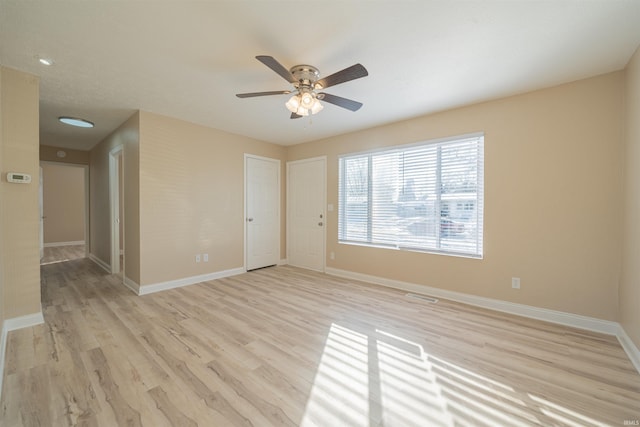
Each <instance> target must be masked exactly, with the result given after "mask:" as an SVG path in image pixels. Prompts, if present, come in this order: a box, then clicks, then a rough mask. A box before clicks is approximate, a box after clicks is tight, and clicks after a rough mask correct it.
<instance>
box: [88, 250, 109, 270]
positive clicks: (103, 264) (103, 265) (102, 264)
mask: <svg viewBox="0 0 640 427" xmlns="http://www.w3.org/2000/svg"><path fill="white" fill-rule="evenodd" d="M89 259H90V260H91V261H93V262H95V263H96V264H98V266H100V268H102V269H103V270H104V271H106V272H107V273H109V274H111V266H110V265H109V264H107V263H106V262H104V261H103V260H101V259H100V258H98V257H97V256H95V255H94V254H89Z"/></svg>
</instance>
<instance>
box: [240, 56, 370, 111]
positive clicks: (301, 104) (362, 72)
mask: <svg viewBox="0 0 640 427" xmlns="http://www.w3.org/2000/svg"><path fill="white" fill-rule="evenodd" d="M256 59H257V60H258V61H260V62H262V63H263V64H264V65H266V66H267V67H269V68H271V69H272V70H273V71H275V72H276V73H277V74H278V75H279V76H280V77H282V78H283V79H285V80H286V81H288V82H289V83H291V84H292V85H293V87H294V89H293V90H275V91H269V92H251V93H238V94H236V96H237V97H238V98H252V97H255V96H268V95H286V94H290V93H293V94H294V95H293V96H292V97H291V98H290V99H289V101H287V103H286V104H285V105H286V106H287V109H289V111H291V118H292V119H298V118H300V117H303V116H308V115H309V114H316V113H318V112H319V111H320V110H322V109H323V108H324V107H323V106H322V104H321V103H320V100H322V101H325V102H328V103H330V104H333V105H337V106H338V107H342V108H346V109H347V110H351V111H357V110H359V109H360V107H362V103H361V102H358V101H354V100H352V99H347V98H342V97H340V96H336V95H331V94H330V93H325V92H320V91H322V90H324V89H326V88H328V87H331V86H335V85H338V84H340V83H344V82H348V81H350V80H355V79H359V78H361V77H365V76H368V75H369V73H368V72H367V69H366V68H364V67H363V66H362V65H361V64H355V65H352V66H351V67H347V68H345V69H344V70H341V71H338V72H337V73H334V74H331V75H329V76H327V77H324V78H322V79H321V78H320V72H319V71H318V69H317V68H316V67H314V66H311V65H294V66H293V67H291V68H290V69H288V70H287V69H286V68H285V67H284V66H283V65H282V64H280V63H279V62H278V61H277V60H276V59H275V58H273V57H272V56H267V55H259V56H256Z"/></svg>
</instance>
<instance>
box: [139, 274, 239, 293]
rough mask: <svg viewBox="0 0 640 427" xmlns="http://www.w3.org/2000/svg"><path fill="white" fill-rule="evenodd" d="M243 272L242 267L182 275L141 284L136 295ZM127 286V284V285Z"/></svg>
mask: <svg viewBox="0 0 640 427" xmlns="http://www.w3.org/2000/svg"><path fill="white" fill-rule="evenodd" d="M243 273H245V269H244V267H238V268H232V269H230V270H223V271H217V272H215V273H208V274H202V275H200V276H191V277H184V278H182V279H177V280H169V281H167V282H160V283H154V284H151V285H141V286H139V288H138V292H137V294H138V295H147V294H151V293H154V292H160V291H166V290H168V289H174V288H181V287H183V286H189V285H194V284H196V283H201V282H206V281H208V280H215V279H222V278H224V277H230V276H236V275H238V274H243ZM127 287H129V286H127Z"/></svg>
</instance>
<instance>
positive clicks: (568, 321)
mask: <svg viewBox="0 0 640 427" xmlns="http://www.w3.org/2000/svg"><path fill="white" fill-rule="evenodd" d="M326 272H327V274H331V275H333V276H339V277H344V278H347V279H355V280H361V281H363V282H369V283H374V284H378V285H383V286H388V287H390V288H396V289H402V290H405V291H410V292H415V293H420V294H426V295H431V296H434V297H439V298H444V299H448V300H452V301H458V302H463V303H465V304H469V305H475V306H478V307H483V308H489V309H491V310H496V311H502V312H505V313H511V314H516V315H519V316H524V317H529V318H532V319H538V320H544V321H547V322H552V323H558V324H561V325H566V326H572V327H574V328H580V329H586V330H590V331H594V332H600V333H603V334H608V335H617V333H618V330H619V328H620V325H619V324H618V323H616V322H611V321H608V320H602V319H596V318H594V317H587V316H581V315H579V314H572V313H566V312H563V311H556V310H550V309H546V308H539V307H533V306H530V305H524V304H517V303H513V302H508V301H502V300H497V299H493V298H485V297H480V296H476V295H471V294H465V293H462V292H455V291H448V290H446V289H440V288H434V287H431V286H426V285H418V284H416V283H409V282H401V281H399V280H393V279H386V278H383V277H377V276H370V275H368V274H362V273H354V272H352V271H346V270H340V269H336V268H327V269H326Z"/></svg>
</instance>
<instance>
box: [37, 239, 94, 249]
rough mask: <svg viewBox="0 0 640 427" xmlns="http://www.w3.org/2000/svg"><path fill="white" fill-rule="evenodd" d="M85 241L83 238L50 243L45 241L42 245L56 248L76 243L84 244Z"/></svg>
mask: <svg viewBox="0 0 640 427" xmlns="http://www.w3.org/2000/svg"><path fill="white" fill-rule="evenodd" d="M84 244H85V242H84V240H76V241H73V242H51V243H45V244H44V247H45V248H56V247H58V246H77V245H84Z"/></svg>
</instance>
